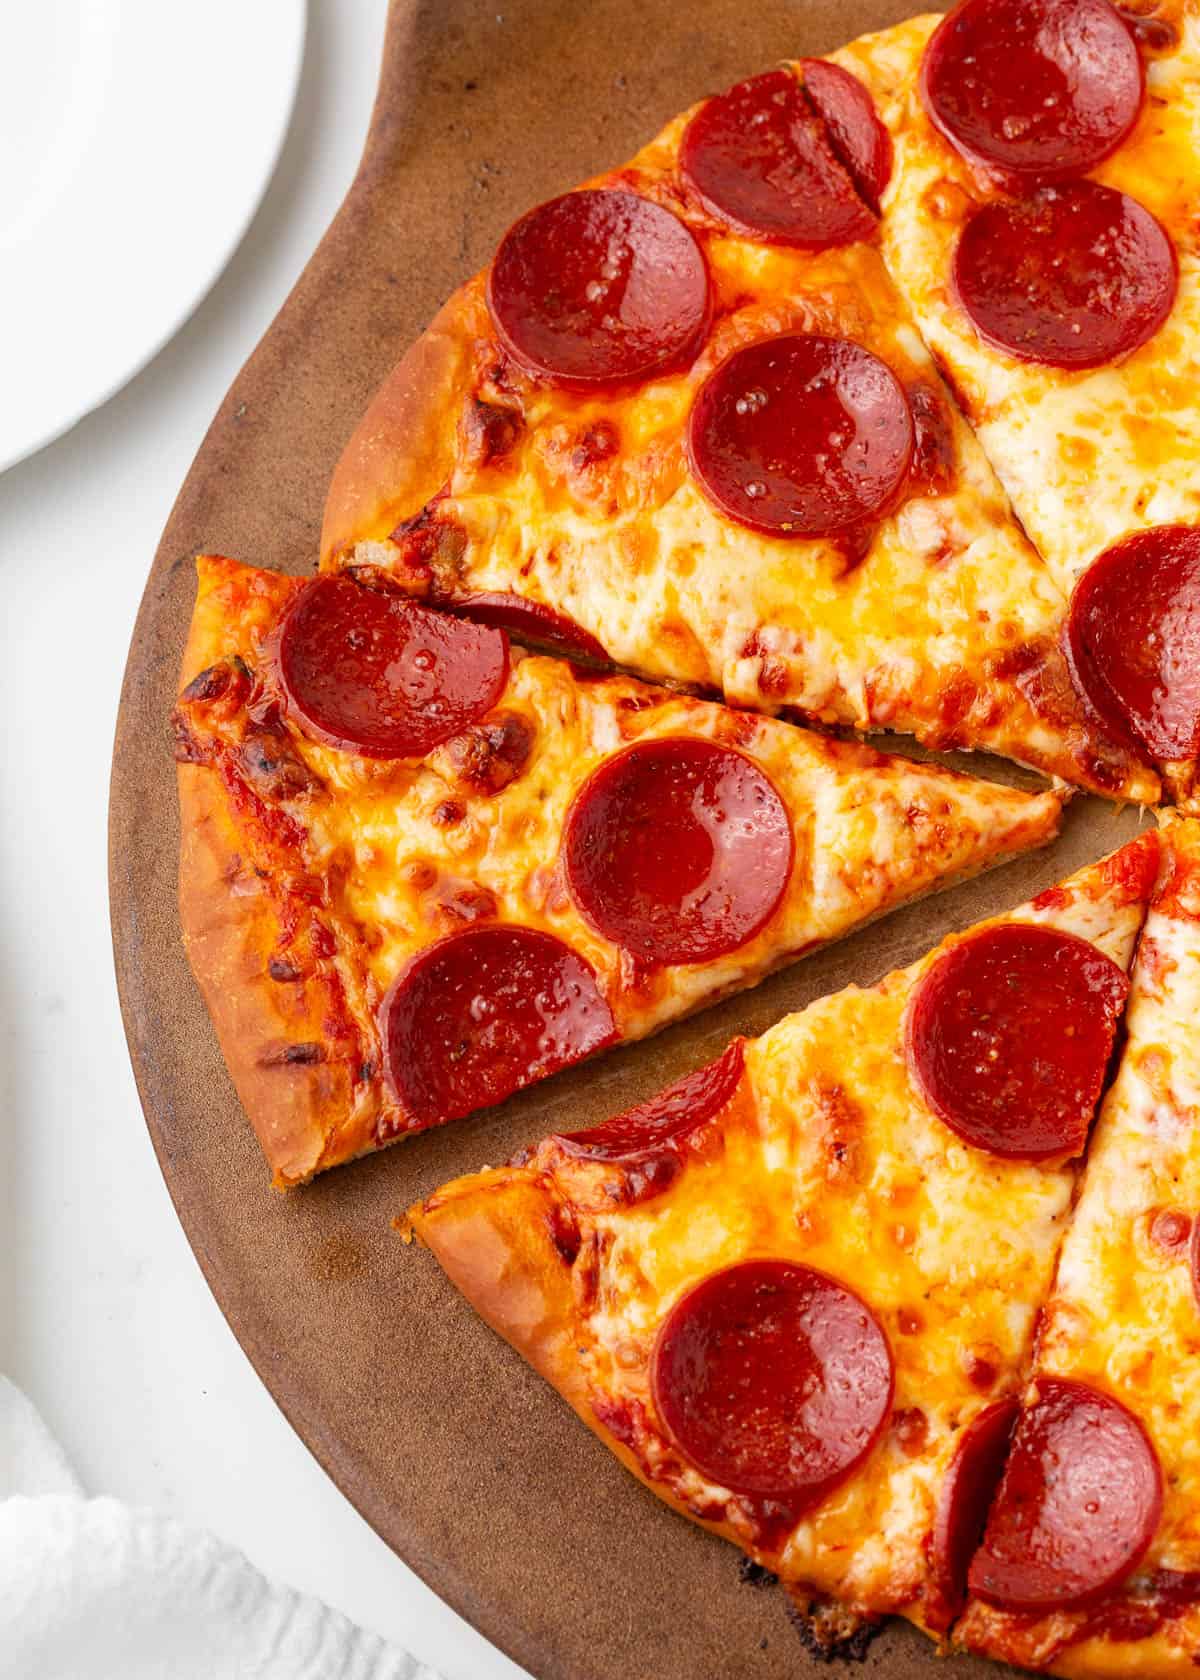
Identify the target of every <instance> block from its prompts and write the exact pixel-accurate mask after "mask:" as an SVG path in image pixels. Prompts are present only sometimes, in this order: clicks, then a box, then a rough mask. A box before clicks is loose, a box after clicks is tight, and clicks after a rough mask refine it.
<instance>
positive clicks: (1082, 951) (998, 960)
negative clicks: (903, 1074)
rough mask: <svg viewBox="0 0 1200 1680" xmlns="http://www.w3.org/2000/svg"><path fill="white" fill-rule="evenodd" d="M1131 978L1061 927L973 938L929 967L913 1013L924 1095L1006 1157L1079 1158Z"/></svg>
mask: <svg viewBox="0 0 1200 1680" xmlns="http://www.w3.org/2000/svg"><path fill="white" fill-rule="evenodd" d="M1128 991H1129V981H1128V980H1127V978H1126V977H1125V975H1124V974H1123V973H1122V972H1121V970H1120V969H1119V968H1118V967H1117V965H1116V963H1115V962H1113V961H1112V959H1111V957H1106V956H1105V955H1104V953H1103V951H1098V950H1097V949H1096V947H1095V946H1094V945H1090V944H1089V943H1088V942H1087V940H1085V939H1077V938H1076V937H1075V935H1074V934H1071V933H1059V932H1058V931H1057V930H1056V929H1055V928H1048V927H1036V926H1032V925H1030V924H1027V923H1024V922H1009V923H1005V924H1003V925H1001V926H999V927H992V928H986V929H985V930H984V931H983V932H982V933H976V934H972V935H971V937H970V938H968V939H964V940H962V941H961V942H960V943H959V944H957V945H954V946H952V947H951V948H950V950H949V951H947V952H946V953H945V955H944V956H941V957H939V958H938V959H937V961H936V962H935V963H934V964H933V965H932V967H930V968H929V970H928V971H927V972H926V974H925V977H924V979H923V980H922V981H921V983H920V985H919V986H918V988H917V990H916V992H915V994H914V996H913V1000H912V1005H911V1008H910V1010H909V1019H908V1046H907V1050H908V1065H909V1069H910V1071H911V1073H912V1076H913V1078H914V1080H915V1082H916V1084H917V1086H918V1088H919V1090H920V1091H921V1094H922V1096H923V1097H924V1098H925V1101H926V1102H927V1103H928V1104H929V1106H930V1107H931V1108H932V1109H933V1110H934V1112H935V1113H936V1114H938V1115H940V1116H941V1118H942V1119H943V1120H944V1121H945V1122H946V1124H947V1125H948V1126H949V1127H950V1128H951V1130H952V1131H954V1132H956V1133H957V1134H958V1136H959V1137H960V1138H962V1139H963V1141H964V1142H965V1143H969V1144H972V1145H973V1146H974V1147H975V1148H976V1149H986V1150H988V1151H989V1152H990V1153H991V1154H993V1155H1002V1156H1004V1157H1005V1158H1007V1159H1010V1160H1022V1161H1041V1160H1045V1159H1046V1158H1047V1157H1049V1156H1052V1155H1064V1156H1071V1155H1077V1154H1079V1153H1080V1151H1081V1150H1082V1148H1083V1146H1084V1143H1085V1142H1086V1140H1087V1134H1088V1127H1089V1126H1090V1125H1091V1121H1092V1115H1093V1113H1094V1111H1095V1107H1096V1103H1097V1101H1098V1100H1099V1097H1100V1089H1101V1086H1102V1084H1103V1082H1104V1073H1105V1069H1106V1067H1107V1066H1108V1059H1109V1056H1110V1055H1111V1053H1112V1046H1113V1037H1114V1035H1115V1033H1116V1028H1117V1021H1118V1018H1119V1017H1120V1013H1121V1008H1122V1005H1123V1004H1124V1002H1125V996H1126V993H1127V992H1128Z"/></svg>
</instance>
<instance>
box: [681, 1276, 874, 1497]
mask: <svg viewBox="0 0 1200 1680" xmlns="http://www.w3.org/2000/svg"><path fill="white" fill-rule="evenodd" d="M651 1383H652V1387H653V1394H654V1403H655V1406H656V1407H657V1409H658V1414H659V1416H660V1418H661V1419H662V1421H663V1423H664V1424H665V1426H666V1428H667V1430H668V1431H669V1433H670V1434H671V1436H672V1437H673V1438H674V1440H675V1443H676V1445H677V1446H678V1447H679V1450H680V1451H681V1452H682V1454H683V1455H684V1457H685V1458H686V1459H687V1460H688V1461H689V1462H690V1463H691V1464H693V1465H694V1466H695V1467H696V1469H697V1470H699V1471H700V1472H701V1474H702V1475H704V1476H706V1477H708V1479H709V1480H710V1481H713V1482H717V1483H718V1484H719V1485H720V1486H721V1487H725V1488H728V1489H729V1490H730V1491H731V1492H733V1493H741V1494H757V1495H765V1496H767V1497H770V1498H774V1499H786V1500H789V1501H792V1502H799V1503H801V1504H802V1505H803V1506H812V1505H815V1504H817V1503H818V1502H819V1501H820V1500H822V1499H824V1498H825V1497H826V1495H828V1494H829V1493H831V1492H832V1491H833V1489H834V1488H835V1487H837V1486H838V1484H839V1483H841V1482H843V1481H845V1479H846V1477H847V1476H849V1475H850V1474H851V1473H852V1472H853V1471H854V1470H855V1469H857V1467H858V1466H859V1465H860V1464H861V1463H862V1461H863V1460H864V1459H865V1458H866V1456H867V1454H868V1453H869V1452H870V1450H871V1448H872V1447H873V1446H874V1444H875V1442H876V1441H877V1440H878V1438H879V1434H880V1431H881V1430H882V1429H883V1427H884V1424H885V1423H886V1422H887V1418H888V1414H889V1412H890V1410H891V1404H892V1383H893V1373H892V1355H891V1350H890V1348H889V1347H888V1343H887V1337H886V1336H885V1335H884V1333H883V1331H882V1329H881V1328H880V1326H879V1323H878V1321H877V1320H876V1318H875V1316H874V1314H873V1313H872V1312H871V1310H870V1308H869V1307H867V1306H866V1304H865V1303H864V1302H863V1301H861V1300H860V1299H859V1298H858V1296H857V1295H855V1294H854V1293H853V1292H852V1291H851V1290H849V1289H847V1288H846V1286H845V1285H844V1284H842V1283H838V1282H837V1281H836V1280H835V1279H834V1278H831V1277H827V1276H826V1275H825V1274H824V1273H823V1272H815V1271H812V1270H811V1269H810V1268H809V1267H808V1266H799V1265H795V1264H793V1263H791V1262H790V1261H786V1260H749V1261H746V1262H745V1263H743V1264H742V1265H739V1266H731V1267H730V1268H729V1269H728V1270H727V1271H723V1272H717V1273H715V1274H714V1275H713V1276H711V1277H708V1278H705V1280H704V1281H703V1283H700V1284H697V1285H696V1287H695V1288H694V1289H692V1290H690V1291H689V1292H688V1294H686V1295H685V1296H684V1297H683V1298H682V1300H680V1301H678V1302H677V1303H676V1305H675V1306H674V1308H673V1309H672V1311H671V1313H670V1315H669V1316H668V1317H667V1319H666V1320H665V1322H664V1323H663V1325H662V1327H661V1328H660V1330H659V1332H658V1336H657V1338H656V1340H655V1344H654V1352H653V1356H652V1362H651Z"/></svg>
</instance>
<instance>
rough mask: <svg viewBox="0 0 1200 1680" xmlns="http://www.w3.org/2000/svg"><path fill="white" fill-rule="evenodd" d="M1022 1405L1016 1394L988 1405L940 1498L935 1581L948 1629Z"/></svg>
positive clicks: (962, 1445) (965, 1439) (962, 1443)
mask: <svg viewBox="0 0 1200 1680" xmlns="http://www.w3.org/2000/svg"><path fill="white" fill-rule="evenodd" d="M1020 1409H1021V1408H1020V1406H1019V1404H1018V1403H1017V1401H1016V1400H1015V1399H1013V1398H1011V1397H1010V1398H1009V1399H1007V1400H997V1401H996V1403H995V1405H992V1406H985V1407H984V1409H983V1411H981V1412H980V1413H979V1414H978V1415H977V1416H976V1417H974V1418H972V1419H971V1422H970V1423H969V1424H968V1425H967V1427H966V1428H965V1429H964V1430H963V1432H962V1435H961V1436H960V1438H959V1442H958V1445H957V1446H956V1447H955V1449H954V1457H953V1458H952V1459H951V1460H950V1467H949V1469H948V1470H947V1471H946V1477H945V1480H944V1481H943V1482H942V1490H941V1493H940V1494H939V1496H938V1507H937V1515H936V1516H935V1518H934V1523H933V1580H934V1586H935V1587H936V1588H937V1592H938V1596H939V1599H940V1601H941V1602H940V1605H939V1607H938V1609H939V1622H940V1623H941V1625H942V1626H943V1627H948V1626H949V1624H950V1622H951V1621H952V1620H953V1618H954V1617H955V1616H957V1615H958V1613H959V1612H960V1610H961V1609H962V1607H963V1605H964V1603H965V1602H966V1596H967V1569H968V1566H969V1565H970V1562H971V1559H972V1557H973V1556H974V1554H975V1549H976V1547H977V1546H978V1545H979V1542H980V1540H982V1538H983V1530H984V1525H985V1523H986V1522H987V1514H988V1507H989V1506H990V1505H991V1503H992V1495H993V1494H994V1493H995V1491H996V1488H997V1487H998V1486H999V1483H1000V1477H1001V1474H1002V1472H1003V1470H1004V1461H1005V1458H1006V1457H1007V1455H1008V1443H1009V1441H1010V1440H1011V1439H1012V1432H1013V1426H1014V1424H1015V1423H1016V1421H1017V1414H1018V1413H1019V1411H1020Z"/></svg>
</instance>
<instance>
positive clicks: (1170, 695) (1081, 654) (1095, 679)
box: [1068, 525, 1200, 762]
mask: <svg viewBox="0 0 1200 1680" xmlns="http://www.w3.org/2000/svg"><path fill="white" fill-rule="evenodd" d="M1068 637H1069V645H1070V650H1071V655H1072V666H1073V674H1074V676H1075V679H1076V682H1077V683H1078V684H1079V685H1080V687H1082V688H1083V690H1084V692H1085V694H1086V696H1087V698H1088V699H1089V700H1090V701H1091V702H1092V704H1093V705H1094V706H1095V707H1096V708H1097V710H1098V711H1099V712H1100V713H1101V714H1102V715H1103V716H1104V717H1106V718H1109V719H1111V720H1112V721H1114V722H1115V723H1116V724H1117V725H1118V726H1124V727H1125V728H1128V729H1131V730H1132V731H1133V733H1134V735H1135V736H1136V737H1137V738H1138V739H1139V740H1140V741H1141V742H1142V744H1143V745H1144V746H1145V748H1146V749H1147V750H1148V751H1149V752H1150V753H1151V754H1152V755H1153V756H1154V757H1155V758H1157V759H1159V760H1163V761H1166V762H1170V761H1171V760H1173V759H1181V758H1192V757H1194V756H1195V755H1196V753H1197V751H1198V750H1200V529H1197V528H1195V527H1194V526H1191V525H1159V526H1156V527H1154V528H1153V529H1152V530H1149V531H1139V532H1137V533H1136V535H1134V536H1132V537H1126V538H1125V539H1124V540H1123V541H1122V542H1119V543H1115V544H1114V545H1113V547H1112V548H1108V549H1105V551H1104V553H1103V554H1102V555H1101V556H1100V558H1099V559H1098V560H1095V561H1093V563H1092V564H1091V566H1089V567H1088V569H1087V571H1086V572H1085V573H1084V575H1083V577H1082V578H1081V579H1080V580H1079V583H1078V584H1077V585H1076V588H1075V593H1074V595H1073V596H1072V598H1071V613H1070V619H1069V626H1068Z"/></svg>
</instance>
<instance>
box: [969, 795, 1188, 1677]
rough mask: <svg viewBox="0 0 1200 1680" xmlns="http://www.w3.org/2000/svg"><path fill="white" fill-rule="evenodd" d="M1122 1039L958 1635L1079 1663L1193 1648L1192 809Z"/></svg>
mask: <svg viewBox="0 0 1200 1680" xmlns="http://www.w3.org/2000/svg"><path fill="white" fill-rule="evenodd" d="M1164 854H1165V855H1164V868H1163V872H1162V876H1161V879H1160V883H1159V886H1158V889H1157V892H1156V894H1155V897H1154V902H1153V904H1152V906H1151V909H1150V914H1149V916H1148V918H1147V921H1146V927H1145V932H1144V933H1143V935H1142V940H1141V945H1140V947H1139V950H1138V957H1137V962H1136V965H1135V967H1134V970H1133V975H1132V986H1131V991H1130V996H1129V1006H1128V1013H1127V1015H1126V1026H1127V1030H1128V1037H1127V1040H1126V1043H1125V1048H1124V1052H1123V1054H1122V1058H1121V1066H1120V1070H1119V1072H1118V1074H1117V1078H1116V1080H1115V1082H1114V1084H1113V1086H1112V1089H1111V1090H1110V1092H1109V1093H1108V1096H1107V1097H1106V1099H1105V1102H1104V1106H1103V1109H1102V1111H1101V1114H1100V1118H1099V1120H1098V1122H1097V1125H1096V1132H1095V1137H1094V1139H1093V1141H1092V1145H1091V1150H1090V1152H1089V1155H1088V1162H1087V1170H1086V1173H1085V1175H1084V1179H1083V1188H1082V1193H1081V1195H1080V1199H1079V1205H1078V1208H1077V1209H1076V1212H1075V1216H1074V1219H1073V1221H1072V1224H1071V1229H1070V1232H1069V1233H1068V1235H1067V1238H1066V1241H1065V1242H1064V1244H1063V1249H1062V1256H1061V1259H1060V1261H1059V1268H1058V1278H1057V1281H1056V1283H1055V1287H1054V1292H1053V1294H1052V1296H1051V1298H1050V1300H1049V1302H1048V1304H1047V1306H1046V1308H1045V1311H1044V1313H1043V1317H1042V1325H1041V1332H1040V1335H1039V1340H1038V1353H1037V1360H1036V1364H1035V1367H1034V1371H1033V1377H1032V1382H1031V1384H1030V1386H1029V1389H1028V1391H1027V1393H1026V1396H1025V1400H1024V1405H1023V1408H1022V1410H1021V1414H1020V1419H1019V1421H1018V1423H1017V1426H1016V1432H1015V1435H1014V1437H1013V1447H1012V1453H1011V1456H1010V1457H1009V1459H1008V1463H1007V1468H1006V1470H1005V1474H1004V1479H1003V1481H1002V1483H1001V1485H1000V1490H999V1493H998V1495H997V1498H996V1501H995V1503H994V1505H993V1506H992V1510H991V1515H990V1518H989V1520H988V1527H987V1533H986V1535H985V1538H984V1541H983V1545H982V1548H981V1550H980V1551H979V1552H978V1554H977V1555H976V1557H975V1559H974V1561H973V1562H972V1564H971V1571H970V1582H971V1586H972V1588H973V1589H974V1594H975V1596H974V1597H973V1599H972V1602H971V1604H970V1605H969V1607H968V1609H967V1613H966V1615H965V1616H964V1618H963V1620H962V1621H961V1622H960V1624H959V1627H958V1629H957V1630H956V1633H955V1640H956V1643H959V1644H962V1645H965V1646H967V1647H968V1648H969V1649H971V1650H975V1651H982V1652H986V1653H987V1654H988V1655H990V1656H995V1657H1001V1658H1004V1659H1006V1660H1007V1661H1010V1662H1015V1663H1020V1664H1023V1665H1024V1666H1026V1667H1032V1668H1040V1669H1048V1670H1049V1671H1050V1672H1051V1673H1054V1674H1066V1675H1076V1676H1090V1675H1117V1674H1128V1675H1137V1676H1138V1677H1139V1680H1159V1677H1160V1676H1164V1677H1165V1676H1174V1675H1190V1674H1194V1673H1195V1672H1196V1667H1197V1664H1198V1663H1200V1521H1198V1513H1200V1389H1198V1387H1197V1383H1196V1381H1195V1373H1196V1369H1197V1361H1198V1360H1200V1039H1198V1038H1197V1030H1196V1023H1197V1018H1198V1013H1200V824H1197V823H1195V822H1187V823H1180V824H1178V825H1176V826H1173V827H1171V828H1170V829H1169V830H1168V831H1167V832H1166V833H1165V835H1164Z"/></svg>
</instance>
